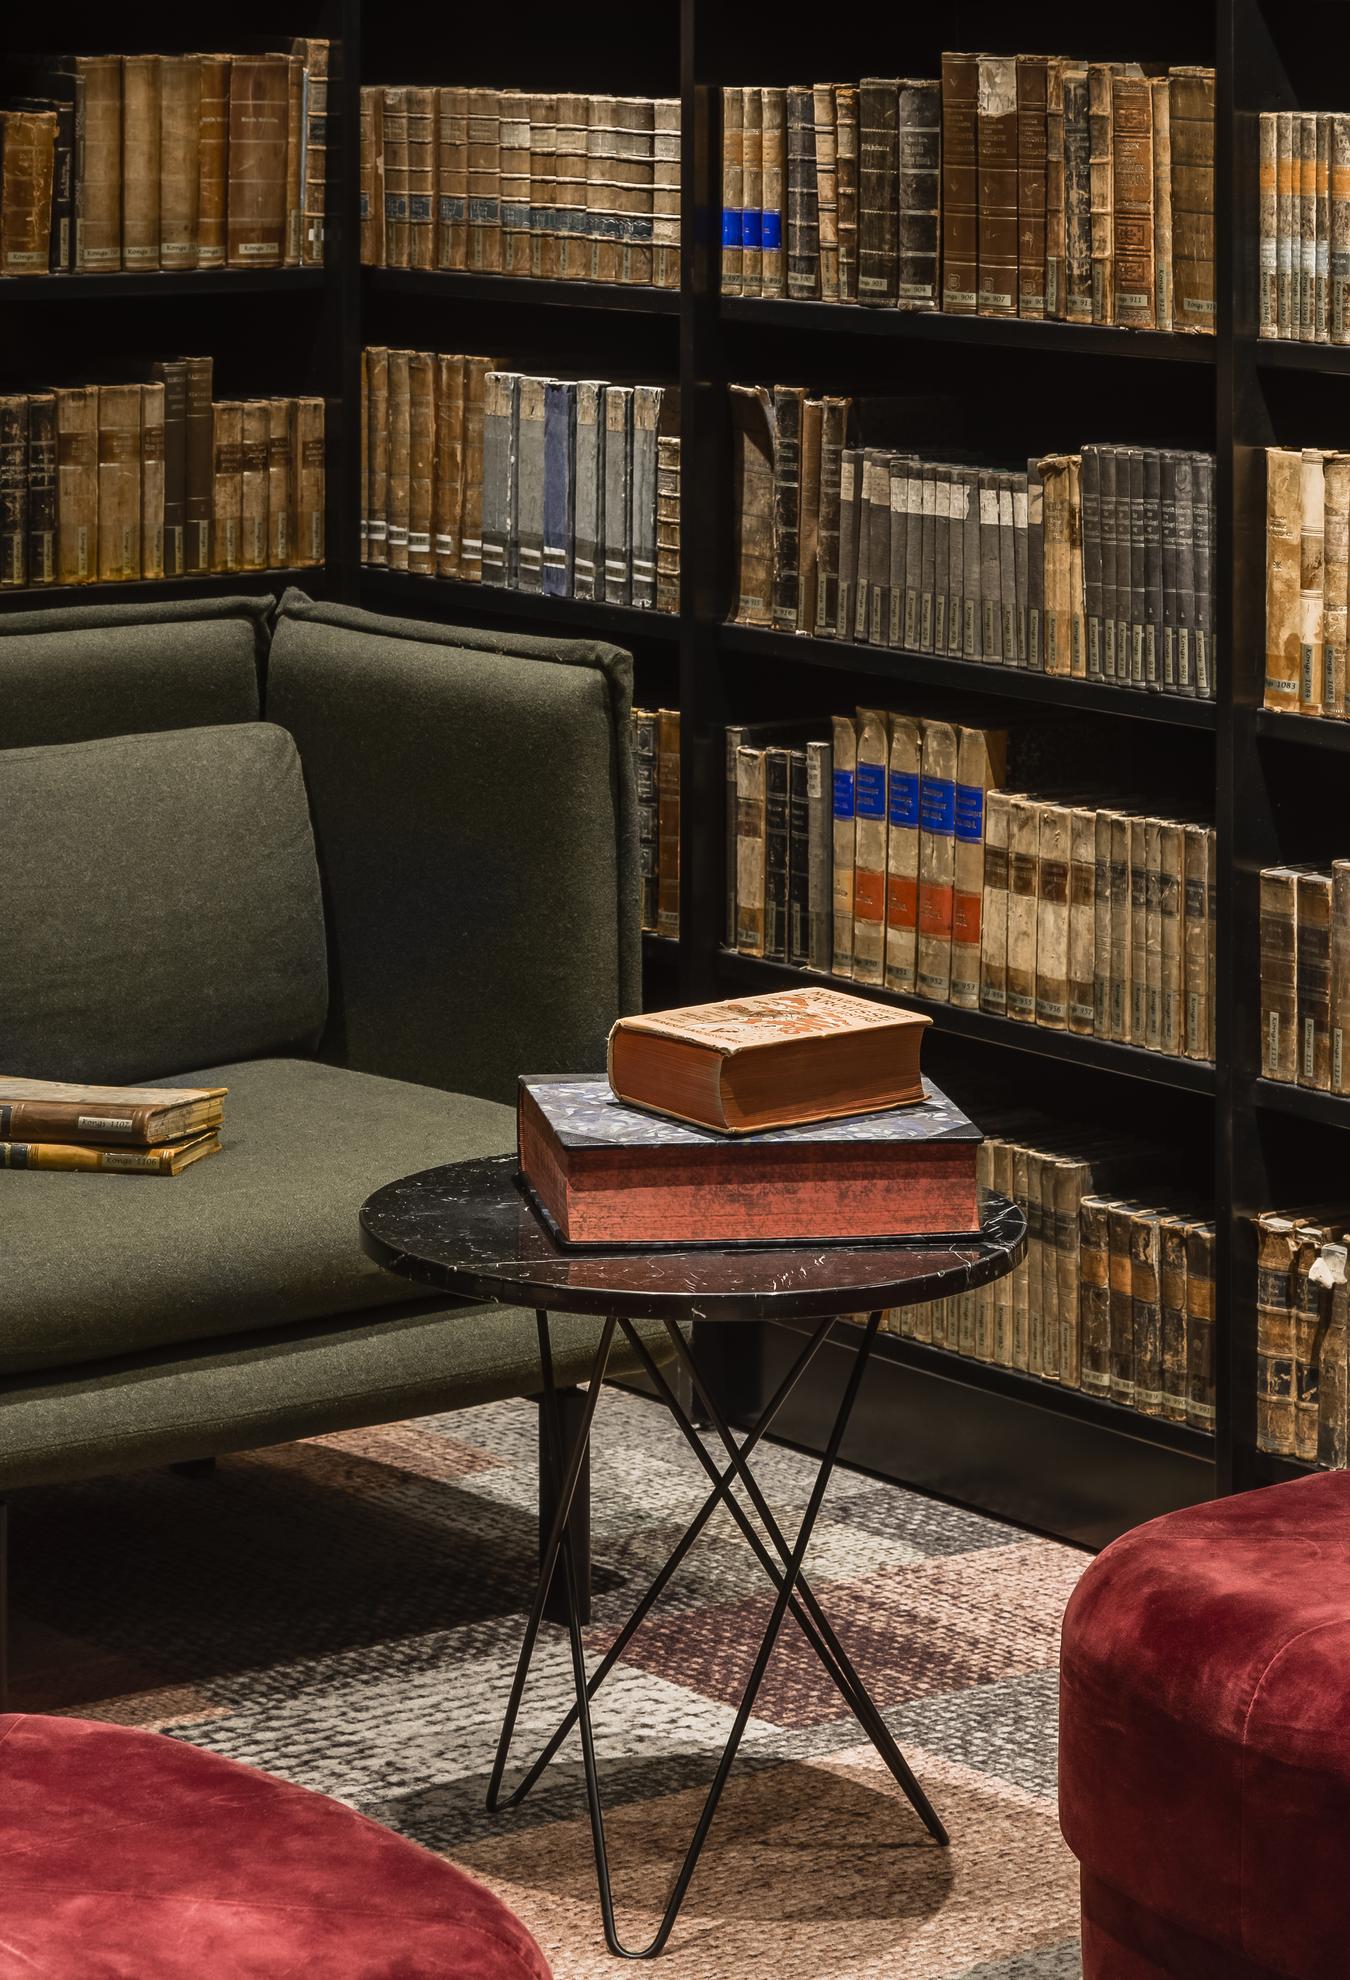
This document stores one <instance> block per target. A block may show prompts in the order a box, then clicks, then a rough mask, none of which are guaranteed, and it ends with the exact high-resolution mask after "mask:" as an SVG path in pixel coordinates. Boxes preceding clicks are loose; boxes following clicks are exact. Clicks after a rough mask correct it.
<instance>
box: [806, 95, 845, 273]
mask: <svg viewBox="0 0 1350 1980" xmlns="http://www.w3.org/2000/svg"><path fill="white" fill-rule="evenodd" d="M811 103H812V116H813V119H814V122H815V145H816V220H817V225H818V227H819V238H820V294H821V300H822V301H824V302H838V301H839V299H840V297H839V166H838V133H837V132H836V130H835V121H834V89H833V86H832V85H831V84H830V83H813V84H812V87H811Z"/></svg>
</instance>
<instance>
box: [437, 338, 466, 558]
mask: <svg viewBox="0 0 1350 1980" xmlns="http://www.w3.org/2000/svg"><path fill="white" fill-rule="evenodd" d="M434 363H435V392H436V408H435V412H436V453H435V469H434V502H433V514H432V532H433V534H432V549H433V551H434V554H435V568H436V575H437V576H438V577H458V575H459V563H460V528H461V523H462V519H463V496H464V359H463V358H462V357H453V356H447V355H443V354H442V355H438V356H437V357H436V358H435V360H434Z"/></svg>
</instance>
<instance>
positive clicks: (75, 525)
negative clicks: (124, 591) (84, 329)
mask: <svg viewBox="0 0 1350 1980" xmlns="http://www.w3.org/2000/svg"><path fill="white" fill-rule="evenodd" d="M52 396H53V398H54V399H55V400H56V581H57V583H58V584H89V583H90V582H91V581H92V580H93V579H94V578H95V577H96V576H97V575H98V387H97V385H77V386H73V387H58V388H57V390H56V391H55V392H54V393H53V394H52Z"/></svg>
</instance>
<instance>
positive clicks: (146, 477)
mask: <svg viewBox="0 0 1350 1980" xmlns="http://www.w3.org/2000/svg"><path fill="white" fill-rule="evenodd" d="M140 478H141V517H140V528H141V567H140V571H139V574H138V575H139V576H141V577H143V578H162V577H163V576H164V387H163V385H162V384H160V383H158V382H156V383H153V384H149V385H142V387H141V461H140Z"/></svg>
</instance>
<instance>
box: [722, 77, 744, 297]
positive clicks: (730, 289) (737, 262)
mask: <svg viewBox="0 0 1350 1980" xmlns="http://www.w3.org/2000/svg"><path fill="white" fill-rule="evenodd" d="M744 116H745V99H744V92H743V91H742V90H741V89H740V88H739V86H737V85H735V84H731V85H728V86H726V87H724V88H723V90H722V263H721V277H722V283H721V286H722V294H723V295H724V296H739V295H740V294H741V293H742V289H741V216H742V209H743V207H744V204H745V122H744Z"/></svg>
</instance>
